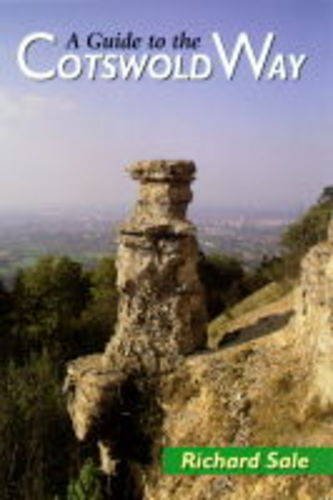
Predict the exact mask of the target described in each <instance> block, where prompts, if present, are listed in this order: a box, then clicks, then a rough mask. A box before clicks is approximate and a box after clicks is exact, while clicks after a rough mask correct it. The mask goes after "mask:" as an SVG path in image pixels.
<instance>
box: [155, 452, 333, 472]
mask: <svg viewBox="0 0 333 500" xmlns="http://www.w3.org/2000/svg"><path fill="white" fill-rule="evenodd" d="M162 460H163V473H164V474H177V475H179V474H180V475H184V474H185V475H191V476H192V475H202V474H228V475H229V474H244V475H248V474H264V475H270V474H274V475H278V474H281V475H283V474H325V475H332V474H333V448H326V447H325V448H324V447H320V448H315V447H306V448H303V447H273V446H272V447H268V446H263V447H261V446H258V447H252V446H249V447H226V448H199V447H193V448H192V447H189V448H164V450H163V456H162Z"/></svg>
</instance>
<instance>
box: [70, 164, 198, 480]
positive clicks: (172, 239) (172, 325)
mask: <svg viewBox="0 0 333 500" xmlns="http://www.w3.org/2000/svg"><path fill="white" fill-rule="evenodd" d="M129 171H130V173H131V175H132V177H133V178H134V179H135V180H138V181H139V182H140V192H139V197H138V201H137V203H136V205H135V207H134V210H133V213H132V215H131V216H130V217H129V219H128V220H127V221H126V222H125V224H124V225H123V226H122V227H121V230H120V242H119V250H118V256H117V261H116V264H117V271H118V277H117V287H118V291H119V305H118V320H117V325H116V330H115V335H114V336H113V337H112V338H111V340H110V342H109V344H108V345H107V347H106V350H105V352H104V353H102V354H100V355H93V356H87V357H84V358H79V359H78V360H75V361H73V362H71V363H70V364H69V366H68V376H67V381H66V390H67V393H68V408H69V412H70V415H71V418H72V421H73V425H74V429H75V432H76V435H77V437H78V438H79V439H80V440H83V439H87V438H90V437H92V438H93V439H95V440H96V441H98V442H99V447H100V450H101V458H102V466H103V468H104V470H105V472H107V473H112V471H113V467H114V462H113V458H115V459H118V458H119V456H117V455H119V453H118V451H117V449H119V447H120V448H121V444H120V443H119V440H121V439H122V438H121V434H122V431H121V429H120V428H121V427H124V423H123V422H124V419H123V418H122V415H125V417H126V415H129V420H128V422H129V425H128V427H129V428H130V427H131V425H132V426H133V425H134V422H133V421H132V422H131V416H130V415H135V418H136V421H140V418H141V417H142V415H144V413H145V411H144V408H142V407H143V406H145V405H148V406H149V405H153V406H154V405H155V408H154V409H153V411H152V413H155V414H158V408H157V407H156V405H157V404H158V403H157V400H156V397H155V395H156V392H157V390H158V384H159V382H158V381H159V378H160V377H161V376H163V374H166V373H170V371H172V370H174V369H175V368H176V367H177V366H179V364H180V363H181V362H182V359H183V357H184V356H185V355H188V354H190V353H193V352H194V351H196V350H198V349H201V348H203V347H204V346H205V344H206V310H205V305H204V298H203V289H202V286H201V283H200V280H199V277H198V271H197V265H198V245H197V241H196V236H195V228H194V226H193V225H192V224H191V223H190V222H189V221H188V220H187V218H186V209H187V206H188V203H189V202H190V201H191V199H192V192H191V189H190V184H191V182H192V181H193V180H194V176H195V165H194V163H192V162H188V161H147V162H139V163H137V164H135V165H133V166H132V167H130V169H129ZM129 394H130V396H128V395H129ZM148 394H149V396H148ZM154 398H155V399H154ZM138 408H140V409H138ZM151 410H152V408H150V411H151ZM137 412H139V413H140V415H139V414H138V413H137ZM125 420H126V418H125ZM143 420H144V418H143ZM135 425H136V424H135ZM137 431H138V429H136V431H135V432H137ZM120 454H121V452H120Z"/></svg>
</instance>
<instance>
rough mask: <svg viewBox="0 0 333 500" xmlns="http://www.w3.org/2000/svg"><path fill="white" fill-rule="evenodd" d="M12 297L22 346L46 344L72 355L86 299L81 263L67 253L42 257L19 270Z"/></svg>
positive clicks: (87, 292)
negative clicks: (30, 265) (63, 255)
mask: <svg viewBox="0 0 333 500" xmlns="http://www.w3.org/2000/svg"><path fill="white" fill-rule="evenodd" d="M13 298H14V305H15V314H16V318H15V319H16V334H17V335H19V337H20V339H21V341H22V346H23V347H24V350H28V351H29V350H31V349H32V350H34V351H38V352H40V351H41V350H42V349H43V348H45V347H46V348H48V349H49V351H52V352H53V353H54V354H56V353H57V352H59V353H61V354H63V355H64V356H65V357H68V356H71V354H72V351H73V349H74V350H75V346H76V344H77V340H78V339H77V338H75V337H77V336H78V331H79V326H80V324H79V322H80V316H81V314H82V312H83V311H84V309H85V308H86V305H87V303H88V300H89V279H88V278H87V276H86V275H85V273H84V272H83V270H82V266H81V264H78V263H77V262H74V261H72V260H71V259H69V258H67V257H61V258H57V257H52V256H47V257H43V258H41V259H40V260H39V261H38V262H37V264H36V265H35V266H34V267H31V268H28V269H25V270H23V271H21V272H20V273H19V274H18V276H17V278H16V283H15V286H14V291H13Z"/></svg>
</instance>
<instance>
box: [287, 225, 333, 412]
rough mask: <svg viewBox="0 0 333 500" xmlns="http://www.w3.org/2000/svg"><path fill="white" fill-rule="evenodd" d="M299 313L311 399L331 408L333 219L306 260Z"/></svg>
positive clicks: (297, 316) (322, 406)
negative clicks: (326, 234) (325, 239)
mask: <svg viewBox="0 0 333 500" xmlns="http://www.w3.org/2000/svg"><path fill="white" fill-rule="evenodd" d="M296 312H297V315H296V328H297V330H298V331H299V333H300V335H299V347H300V351H301V352H303V354H304V362H305V363H307V364H308V372H309V383H310V399H311V400H314V401H315V402H316V404H318V405H319V407H320V408H321V409H328V408H329V407H333V220H332V221H331V224H330V226H329V230H328V240H327V241H325V242H323V243H319V244H318V245H316V246H314V247H313V248H311V250H310V251H309V252H308V254H307V255H306V256H305V257H304V259H303V261H302V267H301V281H300V289H299V293H298V296H297V301H296Z"/></svg>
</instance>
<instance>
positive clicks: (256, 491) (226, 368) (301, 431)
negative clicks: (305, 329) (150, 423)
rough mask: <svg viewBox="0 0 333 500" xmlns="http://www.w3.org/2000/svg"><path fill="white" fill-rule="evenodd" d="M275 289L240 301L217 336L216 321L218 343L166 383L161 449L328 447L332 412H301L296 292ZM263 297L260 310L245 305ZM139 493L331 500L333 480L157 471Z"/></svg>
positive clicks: (200, 498) (332, 442)
mask: <svg viewBox="0 0 333 500" xmlns="http://www.w3.org/2000/svg"><path fill="white" fill-rule="evenodd" d="M273 289H274V290H275V293H272V292H273ZM273 289H272V287H271V288H270V290H267V289H266V290H262V291H261V295H260V293H259V295H258V293H257V294H256V297H252V300H251V299H247V302H245V303H243V304H240V305H239V306H238V313H239V314H238V315H237V317H236V318H235V317H234V318H231V319H230V320H229V321H227V319H226V318H222V320H221V318H220V323H219V324H220V331H219V328H218V326H217V325H218V322H216V321H215V324H213V326H214V339H215V343H217V344H218V341H217V342H216V340H217V339H221V338H223V339H224V340H223V342H222V344H221V346H220V347H219V348H218V349H217V350H216V351H215V352H204V353H201V354H198V355H194V356H191V357H189V358H188V359H187V360H186V362H185V364H184V365H183V367H182V368H181V369H179V370H178V371H176V372H175V373H174V374H172V375H171V376H169V377H168V378H167V379H166V381H165V382H164V387H163V398H162V400H163V409H164V412H165V419H164V423H163V428H162V429H161V441H160V443H159V444H163V445H164V446H227V445H228V446H230V445H235V446H243V445H244V446H246V445H290V446H292V445H300V446H320V445H325V446H333V415H332V414H327V415H325V416H323V415H320V416H319V415H316V414H309V413H304V412H303V408H302V401H304V399H305V397H306V396H305V395H306V387H307V380H306V378H307V374H306V371H305V367H304V364H302V363H301V362H300V353H299V352H298V347H297V345H298V343H297V342H296V340H297V331H296V328H295V321H294V317H293V314H294V311H293V304H294V292H289V293H288V294H286V295H283V293H279V292H278V290H277V289H276V287H275V286H274V287H273ZM267 295H270V296H271V300H269V299H268V298H267ZM260 296H261V297H262V298H263V297H265V299H263V300H261V301H259V306H258V307H256V308H253V307H250V306H249V304H251V302H252V304H254V303H255V302H257V304H258V297H260ZM277 297H278V298H277ZM240 311H244V312H243V313H241V312H240ZM234 313H235V310H234ZM157 448H158V447H157ZM144 489H145V498H149V499H151V500H153V499H154V500H164V499H165V500H167V499H170V498H173V499H175V500H178V499H179V500H180V499H182V500H183V499H191V500H204V499H220V498H221V499H223V498H226V499H232V500H233V499H235V500H236V499H237V500H242V499H254V500H256V499H258V500H259V499H260V500H261V499H272V500H273V499H274V500H275V499H279V500H280V499H304V500H305V499H320V498H327V499H328V498H333V478H329V477H323V476H317V477H316V476H303V477H300V476H299V477H297V476H288V477H287V476H286V477H274V476H270V477H258V476H252V477H250V476H247V477H242V476H234V477H232V476H229V477H226V476H211V477H210V476H201V477H200V476H199V477H182V476H179V477H174V476H162V475H161V473H160V471H159V470H158V468H157V467H156V468H155V469H153V470H152V469H150V470H148V471H147V475H146V479H145V484H144Z"/></svg>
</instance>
